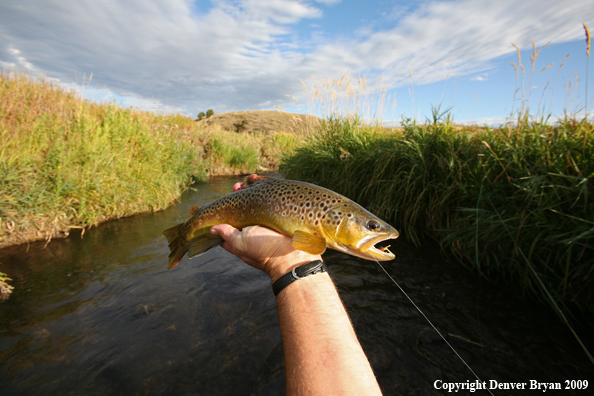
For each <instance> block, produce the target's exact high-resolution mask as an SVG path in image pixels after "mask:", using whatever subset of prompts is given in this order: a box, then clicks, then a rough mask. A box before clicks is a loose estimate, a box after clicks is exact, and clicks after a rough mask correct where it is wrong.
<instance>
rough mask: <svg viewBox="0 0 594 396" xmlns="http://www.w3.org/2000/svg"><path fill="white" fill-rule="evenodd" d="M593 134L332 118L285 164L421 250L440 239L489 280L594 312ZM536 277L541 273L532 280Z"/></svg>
mask: <svg viewBox="0 0 594 396" xmlns="http://www.w3.org/2000/svg"><path fill="white" fill-rule="evenodd" d="M592 158H594V134H593V133H592V125H591V124H589V123H586V122H582V123H577V122H574V121H572V120H569V119H567V120H565V121H562V122H560V123H559V124H558V125H555V126H547V125H545V124H542V123H529V122H526V123H524V124H520V125H517V126H514V127H511V126H510V127H506V128H501V129H490V128H460V127H455V126H454V125H452V124H451V123H450V122H449V121H448V118H447V115H443V114H439V113H438V112H436V113H435V114H434V119H433V121H432V122H428V123H426V124H424V125H419V124H417V123H415V122H413V121H410V120H408V121H406V122H405V124H404V129H403V130H402V131H400V132H397V133H395V134H386V133H384V132H383V130H382V129H381V128H377V127H366V126H364V125H361V123H359V122H357V121H356V120H355V121H353V119H352V118H349V119H338V118H334V119H330V120H328V121H327V122H326V123H324V125H323V126H322V128H321V129H320V131H319V133H318V134H317V135H315V136H314V137H313V138H312V139H311V140H310V141H309V142H308V143H307V144H306V145H304V146H302V147H300V148H298V149H297V150H296V152H295V153H294V155H293V156H291V157H290V158H287V159H286V160H285V161H283V163H282V164H281V170H282V171H283V172H284V173H285V174H286V176H287V177H289V178H297V179H301V180H307V181H310V182H313V183H316V184H321V185H324V186H327V187H329V188H331V189H334V190H336V191H337V192H339V193H342V194H344V195H346V196H348V197H350V198H352V199H353V200H355V201H357V202H359V203H360V204H362V205H364V206H366V207H367V208H369V209H370V210H371V211H372V212H373V213H375V214H377V215H379V216H381V217H383V218H385V219H387V220H388V221H389V222H390V223H392V224H393V225H394V226H396V228H398V229H399V230H401V232H402V235H403V236H404V237H405V238H408V239H410V240H412V241H414V242H415V243H420V241H421V240H422V239H423V238H426V237H430V238H434V239H436V240H437V241H438V242H439V243H440V244H441V245H442V247H443V248H444V249H445V250H446V251H447V252H449V253H451V254H453V255H454V256H456V257H457V258H458V259H460V260H461V261H462V262H464V263H467V264H470V265H473V266H475V267H476V268H477V269H478V270H480V271H481V272H482V273H483V274H485V275H486V276H489V277H492V278H499V277H503V278H506V279H508V280H510V281H511V282H513V283H515V284H517V285H520V286H521V287H522V288H523V290H526V291H527V292H530V293H533V294H534V295H541V293H542V288H541V287H539V286H538V285H537V283H538V282H539V280H538V278H540V279H541V280H542V281H543V282H544V284H545V285H546V286H547V288H548V289H549V291H551V294H552V295H553V297H554V298H555V299H556V300H557V301H559V302H566V303H567V302H572V303H576V304H578V305H580V306H582V307H584V308H587V309H589V310H594V304H593V303H592V302H593V301H594V300H593V299H592V297H593V290H594V287H593V279H594V277H593V276H592V275H593V274H592V272H593V270H594V185H593V182H592V178H593V176H594V161H592ZM531 268H533V269H534V270H535V271H536V273H533V272H532V271H531Z"/></svg>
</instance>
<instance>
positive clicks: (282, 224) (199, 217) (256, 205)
mask: <svg viewBox="0 0 594 396" xmlns="http://www.w3.org/2000/svg"><path fill="white" fill-rule="evenodd" d="M192 211H193V212H194V214H193V216H192V217H191V218H190V219H189V220H188V221H186V222H185V223H183V224H179V225H177V226H175V227H172V228H170V229H168V230H166V231H164V234H165V236H166V237H167V239H168V241H169V247H170V249H171V254H170V256H169V268H172V267H174V266H175V265H177V263H178V262H179V260H181V258H182V257H183V255H184V254H185V253H186V251H188V255H189V256H190V257H193V256H197V255H199V254H202V253H204V252H206V251H207V250H209V249H210V248H212V247H215V246H217V245H219V244H220V243H221V242H222V239H220V238H217V237H214V236H212V235H210V227H212V226H214V225H217V224H223V223H225V224H230V225H232V226H233V227H236V228H238V229H242V228H244V227H248V226H252V225H261V226H264V227H268V228H271V229H273V230H276V231H278V232H280V233H283V234H285V235H289V236H292V237H293V241H292V242H293V246H294V247H295V248H296V249H300V250H304V251H307V252H309V253H313V254H321V253H323V252H324V251H325V249H326V247H330V248H333V249H336V250H339V251H343V252H345V253H348V254H352V255H355V256H358V257H363V258H367V259H377V260H383V261H385V260H391V259H393V258H394V256H393V255H392V254H391V253H389V252H388V251H383V250H380V249H376V248H374V247H373V245H374V244H375V243H377V242H379V241H382V240H385V239H393V238H396V237H398V231H396V230H395V229H394V228H393V227H391V226H390V225H389V224H387V223H385V222H383V221H382V220H380V219H378V218H377V217H376V216H374V215H373V214H371V213H370V212H368V211H367V210H365V209H364V208H362V207H361V206H359V205H358V204H356V203H355V202H353V201H351V200H350V199H348V198H346V197H344V196H342V195H340V194H337V193H335V192H334V191H331V190H328V189H326V188H323V187H319V186H316V185H314V184H310V183H305V182H301V181H294V180H283V179H275V178H272V177H266V176H259V175H251V176H249V177H248V179H247V186H245V187H244V188H243V189H241V190H239V191H235V192H233V193H230V194H228V195H225V196H224V197H222V198H219V199H217V200H216V201H214V202H212V203H210V204H208V205H206V206H204V207H202V208H199V209H198V208H197V207H193V208H192Z"/></svg>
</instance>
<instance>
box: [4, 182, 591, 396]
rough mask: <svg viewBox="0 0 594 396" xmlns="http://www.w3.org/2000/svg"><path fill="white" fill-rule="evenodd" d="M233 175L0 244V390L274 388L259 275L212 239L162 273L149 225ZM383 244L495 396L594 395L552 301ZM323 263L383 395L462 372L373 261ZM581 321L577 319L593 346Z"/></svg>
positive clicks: (276, 363) (209, 194)
mask: <svg viewBox="0 0 594 396" xmlns="http://www.w3.org/2000/svg"><path fill="white" fill-rule="evenodd" d="M238 180H239V178H237V177H226V178H213V179H211V180H210V181H209V182H208V183H203V184H199V185H197V186H196V187H195V189H194V190H192V191H188V192H186V193H185V194H184V195H183V197H182V200H181V202H180V203H178V204H176V205H174V206H172V207H170V208H169V209H167V210H164V211H162V212H159V213H150V214H141V215H136V216H132V217H129V218H126V219H121V220H117V221H110V222H107V223H105V224H102V225H100V226H98V227H94V228H92V229H90V230H87V232H85V233H84V235H83V238H81V237H80V235H71V236H70V237H69V238H67V239H62V240H54V241H52V242H51V243H49V244H48V245H47V247H45V248H44V243H41V242H39V243H32V244H30V245H28V246H27V245H21V246H16V247H9V248H5V249H2V250H0V271H1V272H4V273H8V274H9V275H10V276H11V277H12V278H13V282H12V285H13V286H15V290H14V293H13V295H12V297H11V298H10V299H9V300H8V301H7V302H6V303H3V304H0V394H1V395H2V396H9V395H28V396H29V395H280V394H284V388H285V378H284V366H283V350H282V343H281V337H280V329H279V323H278V317H277V312H276V303H275V299H274V296H273V294H272V290H271V285H270V281H269V279H268V277H267V276H266V275H264V274H263V273H261V272H259V271H257V270H255V269H253V268H251V267H249V266H247V265H245V264H243V263H242V262H241V261H240V260H238V259H237V258H236V257H234V256H232V255H230V254H229V253H227V252H226V251H224V250H223V249H221V248H216V249H213V250H211V251H210V252H209V253H207V254H205V255H203V256H201V257H199V258H197V259H194V260H188V259H187V257H186V258H184V259H183V260H182V262H181V263H180V265H178V266H177V267H176V268H174V269H171V270H167V255H168V253H169V252H168V249H167V242H166V240H165V238H164V236H163V235H162V231H163V230H164V229H166V228H169V227H171V226H173V225H175V224H177V223H180V222H182V221H185V220H186V219H187V218H189V210H190V207H191V206H192V205H195V204H205V203H208V202H210V201H212V200H214V199H216V198H218V197H220V196H222V195H225V194H227V193H229V192H230V191H231V190H232V186H233V184H234V183H235V182H236V181H238ZM395 226H398V225H395ZM397 228H398V227H397ZM390 250H391V251H392V252H394V253H395V254H396V259H395V260H394V261H392V262H388V263H384V265H385V267H386V269H387V270H388V272H389V273H390V274H391V275H392V276H393V277H394V278H395V279H396V280H397V281H398V282H399V284H400V285H401V286H402V288H403V289H404V290H405V291H406V293H408V294H409V295H410V297H411V298H412V299H413V300H414V301H415V303H416V304H417V305H418V306H419V307H420V308H421V309H422V310H423V312H424V313H425V314H426V315H427V317H428V318H429V319H430V320H432V321H433V323H434V324H435V326H436V327H437V328H438V329H439V331H440V332H441V333H442V334H443V335H444V336H445V337H446V338H447V340H448V341H449V343H450V344H451V345H452V346H453V347H454V348H455V349H456V350H457V352H458V353H459V354H460V356H461V357H462V358H463V359H464V360H465V361H466V362H467V363H468V364H469V365H470V367H471V368H472V369H473V370H474V372H475V373H476V374H477V375H478V376H479V377H480V378H481V379H482V380H484V381H490V380H491V381H497V382H498V383H500V384H501V383H504V384H508V383H511V382H520V383H526V384H527V385H526V390H524V391H508V390H496V389H494V390H492V392H493V394H495V395H507V394H534V395H536V394H541V393H542V390H541V391H537V390H529V387H530V380H535V381H538V382H542V383H551V382H553V383H560V384H561V386H562V387H565V381H566V380H569V381H571V380H588V381H589V385H590V386H589V388H588V389H587V390H562V391H556V392H554V391H550V390H549V391H547V392H546V394H547V395H550V394H562V395H573V394H575V395H587V394H594V391H593V389H594V365H592V364H591V363H590V362H589V360H588V359H587V357H586V356H585V354H584V353H583V351H582V350H581V349H580V348H579V346H578V344H577V342H576V341H575V339H573V337H572V335H571V333H570V332H569V330H568V329H567V328H566V327H565V326H563V325H562V324H561V323H560V321H559V319H558V318H557V317H556V315H555V314H554V313H553V312H552V311H551V309H549V308H547V307H546V306H542V305H538V304H535V303H533V302H530V301H525V300H524V299H523V298H522V297H521V295H520V294H519V293H518V292H516V291H514V290H513V289H509V288H508V287H505V286H503V285H498V286H494V285H492V284H491V283H489V282H488V281H487V280H485V279H484V278H481V277H480V276H478V275H477V274H476V273H471V272H470V271H468V270H466V269H464V268H462V267H461V266H460V265H459V264H457V263H451V262H448V261H447V260H446V259H444V258H443V257H441V255H440V254H439V250H438V249H437V248H436V247H433V246H425V247H423V249H417V248H415V247H413V246H411V245H409V244H407V243H406V242H405V241H404V240H398V241H397V242H396V243H393V244H392V247H391V248H390ZM324 260H325V261H326V263H327V265H328V267H329V272H330V275H331V276H332V278H333V280H334V282H335V283H336V285H337V288H338V290H339V293H340V295H341V297H342V299H343V301H344V303H345V306H346V308H347V311H348V312H349V315H350V317H351V319H352V321H353V324H354V327H355V330H356V332H357V335H358V337H359V339H360V341H361V344H362V346H363V349H364V350H365V352H366V354H367V355H368V357H369V359H370V362H371V364H372V367H373V369H374V372H375V374H376V376H377V378H378V381H379V383H380V386H381V387H382V390H383V392H384V394H385V395H442V394H448V392H447V391H445V390H443V389H436V388H435V381H438V380H439V381H442V382H441V383H448V382H457V383H466V382H467V380H469V381H474V380H475V377H474V376H473V374H472V373H471V372H470V371H469V369H468V368H467V367H466V366H465V365H464V364H463V363H462V362H461V360H460V359H459V358H458V357H457V356H456V354H455V353H454V352H453V351H452V350H451V349H450V348H449V347H448V346H447V344H446V343H445V342H444V341H443V340H442V339H441V338H440V337H439V336H438V334H437V333H436V331H435V330H434V329H433V328H431V326H430V325H429V324H428V323H427V321H426V320H425V318H423V317H422V316H421V314H419V312H418V311H417V310H416V309H415V307H414V306H413V305H412V304H411V302H410V301H409V300H408V299H407V298H406V297H405V296H404V295H403V293H402V292H401V291H400V290H399V289H398V288H397V287H396V286H395V285H394V284H393V283H392V282H391V281H390V279H389V278H388V277H387V276H386V274H385V273H383V271H382V270H381V269H380V268H379V267H378V265H377V264H376V263H374V262H370V261H365V260H361V259H357V258H354V257H351V256H347V255H345V254H342V253H338V252H335V251H329V252H327V253H326V254H325V255H324ZM592 330H593V328H592V327H587V326H584V327H582V328H580V329H578V331H579V333H580V335H581V336H582V338H583V339H584V341H585V342H586V344H587V345H588V346H589V347H590V349H592V347H593V346H594V337H593V336H594V332H593V331H592ZM493 383H494V382H491V384H493ZM439 384H440V383H438V385H439ZM570 384H571V383H570ZM582 384H583V383H582ZM574 385H575V383H574ZM457 394H469V392H468V391H464V392H458V393H457ZM473 394H477V395H487V394H488V393H487V392H486V391H477V392H476V393H473Z"/></svg>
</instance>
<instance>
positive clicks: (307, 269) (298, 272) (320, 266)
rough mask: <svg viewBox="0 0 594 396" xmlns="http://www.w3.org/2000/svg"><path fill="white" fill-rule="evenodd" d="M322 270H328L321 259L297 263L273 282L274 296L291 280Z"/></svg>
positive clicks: (322, 271)
mask: <svg viewBox="0 0 594 396" xmlns="http://www.w3.org/2000/svg"><path fill="white" fill-rule="evenodd" d="M324 272H328V268H327V267H326V264H324V262H323V261H322V260H315V261H310V262H309V263H305V264H302V265H299V266H297V267H294V268H293V269H292V270H291V272H288V273H286V274H285V275H283V276H281V277H280V278H278V279H277V280H276V281H275V282H273V283H272V291H273V292H274V295H275V296H278V295H279V293H280V292H281V291H283V290H284V289H285V288H286V287H287V286H289V285H290V284H292V283H293V282H295V281H298V280H300V279H304V278H307V277H308V276H311V275H316V274H319V273H324Z"/></svg>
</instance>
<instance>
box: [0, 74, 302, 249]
mask: <svg viewBox="0 0 594 396" xmlns="http://www.w3.org/2000/svg"><path fill="white" fill-rule="evenodd" d="M0 141H1V142H2V145H1V147H0V246H6V245H10V244H15V243H22V242H25V241H30V240H36V239H45V240H47V241H49V240H50V239H51V238H53V237H56V236H60V235H67V234H68V232H69V231H70V230H72V229H83V230H84V228H86V227H89V226H92V225H95V224H97V223H99V222H101V221H105V220H108V219H114V218H120V217H123V216H129V215H132V214H134V213H139V212H145V211H155V210H160V209H163V208H165V207H167V206H168V205H169V204H171V202H173V201H174V200H175V199H177V198H178V197H179V196H180V193H181V192H182V191H183V190H184V189H186V188H187V187H188V186H189V185H191V184H192V183H194V182H196V181H199V180H205V179H206V178H207V177H208V176H209V175H220V174H246V173H251V172H255V171H258V170H263V169H275V168H276V166H277V164H278V162H279V158H280V157H281V156H282V155H283V154H286V153H288V152H290V151H291V149H292V148H293V147H294V146H295V145H296V144H297V143H298V142H299V141H300V138H299V137H298V136H296V135H294V134H290V133H274V134H273V133H256V132H254V133H235V132H232V131H227V130H224V129H221V128H218V127H216V126H204V125H203V126H201V125H197V123H196V122H195V120H193V119H191V118H187V117H183V116H180V115H156V114H154V113H150V112H146V111H139V110H134V109H123V108H119V107H117V106H116V104H115V103H104V104H98V103H93V102H90V101H87V100H83V99H81V98H79V97H78V96H77V95H75V94H73V93H71V92H67V91H65V90H63V89H61V88H59V87H58V86H55V85H53V84H52V83H49V82H47V81H44V80H33V79H31V78H27V77H26V76H24V75H22V74H18V73H8V72H2V73H1V74H0Z"/></svg>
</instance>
